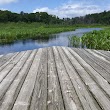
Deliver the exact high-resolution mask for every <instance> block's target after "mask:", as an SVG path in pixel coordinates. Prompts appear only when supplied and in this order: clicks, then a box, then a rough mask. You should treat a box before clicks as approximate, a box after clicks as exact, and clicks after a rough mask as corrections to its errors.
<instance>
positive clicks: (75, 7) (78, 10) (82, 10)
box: [33, 3, 103, 18]
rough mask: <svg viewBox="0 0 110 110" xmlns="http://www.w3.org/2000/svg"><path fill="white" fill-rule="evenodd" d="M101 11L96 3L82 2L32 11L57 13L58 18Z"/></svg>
mask: <svg viewBox="0 0 110 110" xmlns="http://www.w3.org/2000/svg"><path fill="white" fill-rule="evenodd" d="M101 11H103V10H102V9H101V8H100V6H98V5H91V4H84V3H76V4H74V3H67V4H63V5H62V6H60V7H57V8H54V9H50V8H48V7H42V8H36V9H35V10H33V12H34V13H35V12H48V13H49V14H52V15H57V16H58V17H60V18H63V17H64V18H66V17H69V18H72V17H76V16H84V15H86V14H91V13H97V12H101Z"/></svg>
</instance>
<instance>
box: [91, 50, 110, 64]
mask: <svg viewBox="0 0 110 110" xmlns="http://www.w3.org/2000/svg"><path fill="white" fill-rule="evenodd" d="M93 52H95V53H96V54H98V55H99V56H101V57H103V58H105V59H106V60H107V61H109V62H110V58H109V57H108V56H107V55H105V54H103V53H101V52H99V51H97V50H93Z"/></svg>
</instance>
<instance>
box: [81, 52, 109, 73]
mask: <svg viewBox="0 0 110 110" xmlns="http://www.w3.org/2000/svg"><path fill="white" fill-rule="evenodd" d="M82 51H83V52H84V54H86V55H87V56H88V57H89V58H90V59H92V60H93V61H94V62H95V63H96V64H98V65H99V66H101V67H102V68H103V69H104V70H105V71H106V72H107V73H110V68H109V66H106V64H105V62H104V61H103V60H101V59H99V58H97V57H95V56H94V55H92V54H90V53H89V52H88V51H86V50H82Z"/></svg>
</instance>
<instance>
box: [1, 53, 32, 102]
mask: <svg viewBox="0 0 110 110" xmlns="http://www.w3.org/2000/svg"><path fill="white" fill-rule="evenodd" d="M30 53H31V51H27V52H26V53H25V54H24V56H23V57H22V58H21V59H20V60H19V62H18V63H17V64H16V65H15V66H14V67H13V69H12V70H11V71H10V72H9V73H8V75H7V76H6V77H5V79H3V81H2V82H1V83H0V100H1V98H2V97H3V95H4V94H5V93H6V91H7V89H8V88H9V86H10V85H11V83H12V82H13V81H14V79H15V77H16V76H17V74H18V73H19V71H20V70H21V68H22V67H23V65H24V64H25V61H26V60H27V58H28V57H29V55H30ZM4 87H5V88H4Z"/></svg>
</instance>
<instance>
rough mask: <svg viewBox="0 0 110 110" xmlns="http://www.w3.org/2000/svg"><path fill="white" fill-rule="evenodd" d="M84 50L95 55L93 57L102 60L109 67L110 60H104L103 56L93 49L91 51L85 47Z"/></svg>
mask: <svg viewBox="0 0 110 110" xmlns="http://www.w3.org/2000/svg"><path fill="white" fill-rule="evenodd" d="M85 50H86V51H88V52H89V53H90V54H92V55H93V56H95V58H97V59H99V60H101V61H103V62H104V63H105V65H106V66H107V67H110V62H109V61H108V60H106V59H105V58H104V57H102V56H100V55H98V54H96V53H95V52H94V51H92V50H90V49H85Z"/></svg>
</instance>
